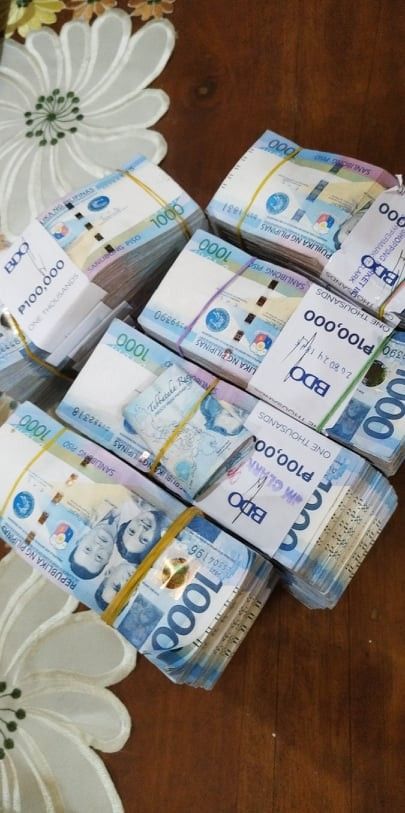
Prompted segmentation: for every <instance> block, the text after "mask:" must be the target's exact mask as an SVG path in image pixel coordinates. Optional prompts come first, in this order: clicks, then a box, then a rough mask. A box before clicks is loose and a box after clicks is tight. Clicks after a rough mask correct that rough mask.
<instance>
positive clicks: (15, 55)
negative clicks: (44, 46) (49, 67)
mask: <svg viewBox="0 0 405 813" xmlns="http://www.w3.org/2000/svg"><path fill="white" fill-rule="evenodd" d="M6 76H8V77H9V79H10V80H11V81H12V82H13V84H14V86H15V87H16V88H17V89H19V91H20V92H21V93H23V94H24V97H25V99H26V105H28V108H29V106H30V104H32V102H33V101H34V100H35V101H36V93H35V90H34V88H35V89H36V87H37V86H38V87H39V86H40V84H41V78H42V77H41V73H40V70H39V68H38V65H37V63H36V61H35V59H34V58H33V57H32V56H31V54H30V53H29V52H28V51H27V49H26V48H24V46H23V45H20V43H18V42H14V40H10V41H9V42H7V43H5V44H4V45H3V51H2V55H1V68H0V77H1V80H2V82H3V77H6ZM1 95H3V94H1Z"/></svg>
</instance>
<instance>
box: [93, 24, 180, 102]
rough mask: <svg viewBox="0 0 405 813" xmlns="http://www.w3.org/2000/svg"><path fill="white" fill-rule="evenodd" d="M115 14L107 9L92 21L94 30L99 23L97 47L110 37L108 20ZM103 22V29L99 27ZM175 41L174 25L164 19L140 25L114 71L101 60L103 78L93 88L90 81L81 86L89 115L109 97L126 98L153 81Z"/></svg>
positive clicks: (99, 67) (101, 45)
mask: <svg viewBox="0 0 405 813" xmlns="http://www.w3.org/2000/svg"><path fill="white" fill-rule="evenodd" d="M118 14H119V10H116V11H111V12H107V13H106V14H103V16H102V17H99V18H98V20H97V21H96V23H94V25H93V31H94V29H95V28H96V25H97V23H99V26H98V29H100V43H99V48H100V47H101V48H104V47H105V45H104V39H105V37H106V36H109V29H108V24H109V21H110V20H111V18H112V16H113V15H118ZM103 23H104V29H103V28H102V26H103ZM101 34H103V37H101ZM111 39H112V38H111ZM174 44H175V30H174V26H173V25H172V24H171V23H169V22H168V21H167V20H159V21H154V22H151V23H149V24H148V25H143V26H142V27H141V28H140V29H139V31H137V32H136V34H134V35H133V36H132V37H131V40H130V42H129V43H128V45H127V46H126V50H125V53H124V54H123V55H122V56H121V58H120V64H119V66H116V65H114V70H112V71H111V70H110V68H109V67H108V63H107V62H106V61H103V65H104V67H103V68H102V70H103V75H102V81H100V82H99V83H98V84H96V86H95V87H94V84H93V85H91V83H90V82H89V84H88V85H87V87H86V88H83V97H84V95H85V93H86V99H85V101H86V109H87V112H88V114H90V113H91V112H98V111H101V110H102V109H103V108H104V107H105V106H106V105H109V104H110V103H111V100H112V99H116V98H120V99H122V98H123V99H127V98H128V99H129V98H131V97H133V96H135V95H136V94H137V93H139V92H140V91H141V90H143V89H144V88H145V87H146V86H147V85H149V84H150V83H151V82H153V80H154V79H156V77H157V76H159V74H160V73H161V72H162V70H163V68H164V67H165V65H166V63H167V61H168V59H169V57H170V56H171V53H172V51H173V48H174ZM93 47H94V46H93ZM110 47H111V46H110ZM115 48H117V43H116V44H115ZM109 50H110V49H109ZM100 60H101V57H100ZM94 69H95V70H96V69H97V70H101V64H99V63H97V64H95V66H94ZM93 82H94V76H93Z"/></svg>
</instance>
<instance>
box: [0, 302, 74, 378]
mask: <svg viewBox="0 0 405 813" xmlns="http://www.w3.org/2000/svg"><path fill="white" fill-rule="evenodd" d="M7 319H8V320H9V321H10V322H11V324H12V326H13V328H14V330H15V332H16V333H17V336H18V338H19V339H20V342H21V343H22V345H23V347H24V350H25V352H26V354H27V356H28V357H29V358H30V359H31V361H34V362H35V363H36V364H39V365H40V366H41V367H44V368H45V370H48V372H49V373H52V375H56V376H57V377H58V378H62V379H63V380H64V381H70V382H72V381H73V380H74V379H73V377H72V376H70V375H67V374H66V373H62V372H61V371H60V370H58V369H57V368H56V367H53V366H52V364H48V362H47V361H45V360H44V359H41V358H40V356H37V355H36V353H33V352H32V350H31V349H30V347H29V345H28V342H27V339H26V336H25V334H24V332H23V331H22V329H21V328H20V325H19V324H18V322H17V320H16V319H15V318H14V316H12V314H11V313H8V314H7Z"/></svg>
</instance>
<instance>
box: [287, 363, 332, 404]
mask: <svg viewBox="0 0 405 813" xmlns="http://www.w3.org/2000/svg"><path fill="white" fill-rule="evenodd" d="M290 378H292V380H293V381H296V382H297V383H298V384H303V385H304V387H306V388H307V389H308V390H312V392H314V393H315V394H316V395H320V396H321V398H324V397H325V395H326V393H327V392H328V390H329V389H330V384H328V383H327V382H326V381H323V380H322V378H318V376H316V375H314V374H313V373H308V372H307V371H306V370H304V368H303V367H300V366H298V365H296V366H295V367H292V368H291V370H290Z"/></svg>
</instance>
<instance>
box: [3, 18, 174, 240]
mask: <svg viewBox="0 0 405 813" xmlns="http://www.w3.org/2000/svg"><path fill="white" fill-rule="evenodd" d="M131 26H132V22H131V17H130V16H129V15H128V14H126V13H125V12H124V11H122V10H120V9H113V10H111V11H107V12H105V14H103V15H102V16H100V17H98V18H97V19H96V20H95V21H94V23H93V24H92V25H89V23H87V22H85V21H83V20H73V21H70V22H68V23H66V24H65V25H64V26H63V27H62V29H61V32H60V34H59V35H58V34H56V32H55V31H53V30H52V29H51V28H42V29H40V30H38V31H32V32H30V33H29V34H28V36H27V39H26V41H25V44H24V45H22V44H20V43H18V42H15V41H14V40H6V41H5V42H4V44H3V52H2V57H1V64H0V109H1V111H2V116H1V123H0V201H1V204H0V212H1V231H2V232H3V233H4V234H5V235H6V237H7V238H8V239H13V237H15V236H16V235H18V234H19V233H20V232H21V231H22V230H23V229H24V227H25V226H26V225H27V223H28V222H29V221H30V220H31V219H32V217H34V216H35V215H37V214H39V213H40V212H41V211H42V210H43V209H44V208H45V207H46V206H48V205H49V204H51V203H52V202H53V201H54V200H56V199H57V198H59V197H60V196H61V195H63V194H65V193H66V192H68V191H70V190H72V189H77V188H79V187H80V186H83V185H85V184H86V183H88V182H89V181H90V180H92V179H94V178H95V177H101V176H102V175H104V174H105V173H106V171H108V170H114V169H116V168H117V166H120V165H121V164H123V163H125V162H126V161H127V160H129V159H130V158H131V157H133V156H134V155H135V154H136V153H138V152H140V153H143V154H144V155H146V156H147V157H148V158H150V159H151V160H153V161H155V162H159V161H160V160H161V159H162V158H163V157H164V155H165V154H166V150H167V145H166V142H165V140H164V138H163V136H162V135H160V133H157V132H155V131H153V130H150V129H148V128H149V127H151V126H152V125H154V124H155V123H156V122H157V121H158V119H160V117H161V116H162V115H163V114H164V113H165V112H166V110H167V108H168V106H169V98H168V96H167V94H166V93H164V91H162V90H158V89H151V88H148V85H149V84H150V83H151V82H152V81H153V80H154V79H156V77H157V76H159V74H160V73H161V71H162V70H163V68H164V66H165V65H166V63H167V60H168V59H169V57H170V55H171V53H172V50H173V47H174V42H175V34H174V27H173V25H172V24H171V23H170V22H169V21H168V20H154V21H152V22H150V23H147V24H146V25H143V26H142V27H141V28H140V29H139V30H138V31H137V32H136V33H135V34H133V35H132V34H131Z"/></svg>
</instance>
